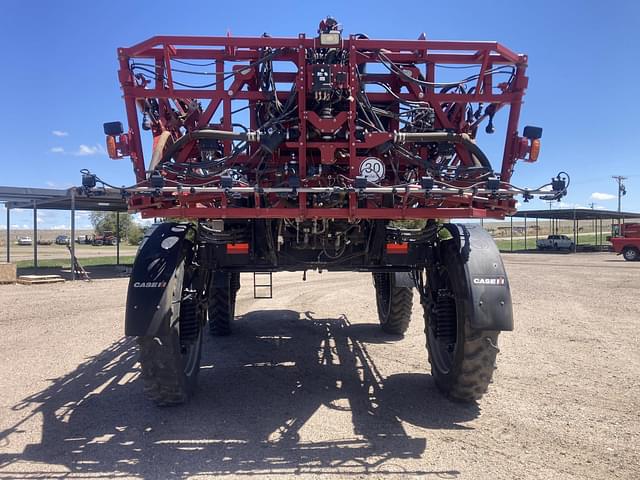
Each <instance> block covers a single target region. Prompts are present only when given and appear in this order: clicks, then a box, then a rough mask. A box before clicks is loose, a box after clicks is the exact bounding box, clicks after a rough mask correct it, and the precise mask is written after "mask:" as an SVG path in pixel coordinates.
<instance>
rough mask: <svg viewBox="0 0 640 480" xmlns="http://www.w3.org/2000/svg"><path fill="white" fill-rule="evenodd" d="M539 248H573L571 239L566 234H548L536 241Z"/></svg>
mask: <svg viewBox="0 0 640 480" xmlns="http://www.w3.org/2000/svg"><path fill="white" fill-rule="evenodd" d="M536 247H537V248H538V249H539V250H573V240H571V239H570V238H569V237H567V236H566V235H549V236H548V237H547V238H542V239H540V240H537V241H536Z"/></svg>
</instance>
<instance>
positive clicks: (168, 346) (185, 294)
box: [137, 260, 204, 406]
mask: <svg viewBox="0 0 640 480" xmlns="http://www.w3.org/2000/svg"><path fill="white" fill-rule="evenodd" d="M175 275H176V278H177V279H178V281H176V282H175V288H174V291H173V300H172V302H171V303H172V306H171V307H170V311H169V312H167V316H168V317H169V319H170V328H169V333H168V334H166V335H162V336H155V337H154V336H139V337H138V339H137V340H138V345H139V347H140V364H141V366H142V381H143V387H144V393H145V395H146V396H147V397H148V398H149V399H150V400H152V401H153V402H154V403H155V404H156V405H159V406H171V405H179V404H182V403H185V402H186V401H187V400H188V399H189V397H190V396H191V395H192V394H193V393H194V391H195V389H196V385H197V376H198V372H199V370H200V355H201V351H202V326H203V323H204V322H203V319H204V311H203V308H202V306H201V303H199V299H197V298H195V295H196V293H195V290H190V289H189V287H190V284H191V281H190V277H191V274H190V273H185V261H184V260H183V261H181V262H180V264H179V265H178V267H177V268H176V271H175Z"/></svg>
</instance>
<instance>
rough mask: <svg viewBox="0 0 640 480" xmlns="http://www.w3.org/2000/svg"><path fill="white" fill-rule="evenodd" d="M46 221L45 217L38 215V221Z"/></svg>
mask: <svg viewBox="0 0 640 480" xmlns="http://www.w3.org/2000/svg"><path fill="white" fill-rule="evenodd" d="M43 222H44V218H42V217H41V216H40V215H38V223H43Z"/></svg>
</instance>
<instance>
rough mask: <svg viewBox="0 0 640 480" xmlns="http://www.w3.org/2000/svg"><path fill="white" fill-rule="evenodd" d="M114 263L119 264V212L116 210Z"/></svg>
mask: <svg viewBox="0 0 640 480" xmlns="http://www.w3.org/2000/svg"><path fill="white" fill-rule="evenodd" d="M116 265H120V212H118V211H116Z"/></svg>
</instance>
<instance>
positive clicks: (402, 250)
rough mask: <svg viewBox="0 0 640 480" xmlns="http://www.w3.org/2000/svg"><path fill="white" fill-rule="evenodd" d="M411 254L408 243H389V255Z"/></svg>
mask: <svg viewBox="0 0 640 480" xmlns="http://www.w3.org/2000/svg"><path fill="white" fill-rule="evenodd" d="M408 252H409V244H408V243H387V253H393V254H406V253H408Z"/></svg>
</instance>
